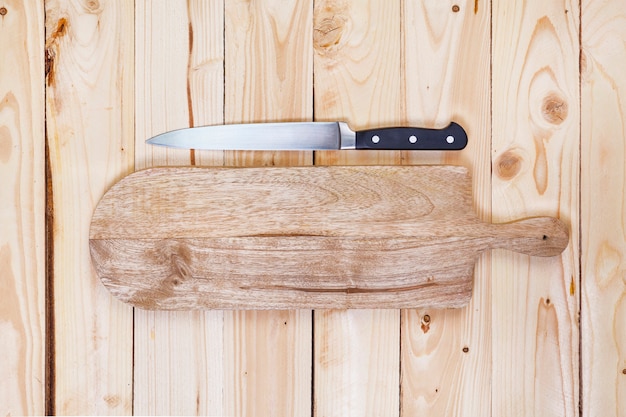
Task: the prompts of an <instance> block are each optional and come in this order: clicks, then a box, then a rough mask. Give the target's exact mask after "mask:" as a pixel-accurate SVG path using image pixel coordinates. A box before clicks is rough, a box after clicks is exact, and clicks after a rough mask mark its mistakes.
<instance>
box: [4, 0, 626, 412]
mask: <svg viewBox="0 0 626 417" xmlns="http://www.w3.org/2000/svg"><path fill="white" fill-rule="evenodd" d="M625 18H626V3H625V2H624V1H623V0H582V3H581V4H579V3H578V2H570V1H566V2H551V1H544V0H529V1H527V2H504V1H494V2H489V1H482V0H480V1H479V0H474V1H458V2H451V1H430V0H420V1H418V0H416V1H409V0H404V1H382V0H380V1H374V0H370V1H367V0H363V1H356V0H334V1H333V0H319V1H316V2H315V3H313V2H310V1H304V0H292V1H278V0H258V1H254V2H250V1H234V0H214V1H213V0H212V1H208V0H207V1H201V0H188V1H182V0H175V1H163V0H153V1H150V0H135V2H134V4H133V2H129V1H123V0H109V1H104V0H102V1H98V0H89V1H87V0H84V1H70V0H48V1H46V2H45V4H44V2H43V1H36V0H24V1H18V0H4V1H0V62H1V65H0V178H2V186H1V187H0V274H1V275H0V289H1V292H0V293H1V294H2V303H1V304H0V355H1V360H0V375H2V382H1V383H0V414H1V415H7V414H12V415H18V414H42V413H48V414H52V413H57V414H107V415H113V414H131V413H134V414H205V415H206V414H208V415H247V416H251V415H258V416H266V415H285V416H305V415H307V416H308V415H314V416H320V417H321V416H406V417H408V416H417V415H424V416H425V415H432V416H443V415H446V416H447V415H457V416H487V415H493V416H528V415H551V416H574V415H579V413H582V415H585V416H596V415H598V416H613V415H614V416H625V415H626V286H625V283H626V281H625V272H624V271H626V257H625V256H624V253H626V226H625V224H626V214H625V213H626V212H625V211H624V206H625V205H626V204H625V201H624V198H625V197H624V196H625V193H624V189H625V187H626V166H625V162H624V161H625V160H626V145H625V144H626V142H625V140H626V134H625V133H624V129H623V123H624V119H625V117H624V112H625V111H626V110H625V109H624V106H623V101H624V100H626V75H625V73H624V68H625V67H626V47H625V43H624V40H625V39H626V26H625V25H624V23H623V22H624V19H625ZM581 43H582V44H581ZM306 120H345V121H348V122H349V123H350V125H351V126H352V127H353V128H359V129H362V128H368V127H374V126H381V125H396V124H397V125H422V126H426V127H442V126H445V125H446V124H447V123H448V122H449V121H450V120H455V121H457V122H459V123H460V124H462V125H463V126H464V127H465V128H466V130H467V132H468V134H469V138H470V139H469V140H470V142H469V145H468V147H467V148H466V149H465V150H463V151H462V152H458V153H447V154H445V153H441V152H435V153H415V152H414V153H411V152H392V151H389V152H360V153H359V152H350V151H342V152H331V151H327V152H315V153H312V152H283V153H281V152H232V151H231V152H221V151H220V152H190V151H182V150H176V151H172V150H164V149H157V148H152V147H149V146H146V145H145V144H144V141H145V139H147V138H148V137H150V136H152V135H155V134H158V133H162V132H164V131H167V130H172V129H176V128H183V127H188V126H200V125H204V124H221V123H236V122H259V121H306ZM433 163H446V164H453V165H463V166H466V167H468V168H469V169H470V170H471V172H472V175H473V178H474V184H473V185H474V206H475V209H476V211H477V212H478V213H479V215H480V217H481V218H482V219H484V220H492V221H494V222H500V221H507V220H510V219H515V218H520V217H527V216H532V215H551V216H558V217H560V218H561V219H563V220H565V221H567V222H568V223H570V224H571V225H572V230H571V236H572V240H571V244H570V246H569V247H568V249H566V251H565V252H564V254H563V255H562V256H561V257H557V258H555V259H538V258H537V259H534V258H533V259H531V258H529V257H527V256H525V255H514V254H512V253H509V252H505V251H493V252H492V253H491V254H490V255H487V256H484V257H483V258H481V260H480V261H479V263H478V265H477V266H476V270H475V286H474V294H473V298H472V301H471V303H470V305H469V306H468V307H466V308H463V309H457V310H453V309H450V310H432V309H423V310H402V311H401V310H348V311H325V310H316V311H269V312H255V311H251V312H241V311H206V312H178V313H171V312H147V311H142V310H138V309H136V310H133V309H132V308H131V307H129V306H128V305H125V304H123V303H120V302H118V301H117V300H116V299H114V298H113V297H111V295H110V294H109V293H108V292H107V290H106V289H105V288H104V287H103V286H102V285H101V283H100V282H99V280H98V279H97V278H96V276H95V274H94V271H93V268H92V265H91V262H90V258H89V247H88V228H89V223H90V219H91V215H92V212H93V209H94V207H95V204H96V203H97V202H98V200H99V199H100V197H101V196H102V195H103V193H104V192H105V191H106V190H107V189H108V188H109V187H110V186H111V185H112V184H113V183H115V182H116V181H117V180H119V179H120V178H122V177H123V176H125V175H127V174H129V173H130V172H132V171H133V170H137V169H141V168H145V167H149V166H157V165H207V166H208V165H212V166H215V165H219V166H222V165H224V166H289V165H310V164H321V165H334V164H337V165H356V164H361V165H364V164H382V165H387V164H433Z"/></svg>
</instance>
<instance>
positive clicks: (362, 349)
mask: <svg viewBox="0 0 626 417" xmlns="http://www.w3.org/2000/svg"><path fill="white" fill-rule="evenodd" d="M399 28H400V3H399V2H391V3H387V2H385V3H384V4H383V3H382V2H374V1H364V2H336V1H331V0H323V1H319V2H316V3H315V8H314V35H313V48H314V53H315V55H314V79H315V117H316V119H317V120H345V121H347V122H349V124H350V126H351V127H352V128H353V129H364V128H370V127H376V126H384V125H386V126H392V125H398V124H399V122H400V119H401V98H402V96H401V91H400V87H401V85H400V36H399V35H400V32H399ZM382 80H384V82H381V81H382ZM401 158H402V154H401V152H397V151H385V152H383V151H380V152H366V151H341V152H336V151H335V152H332V151H325V152H316V154H315V163H316V164H321V165H332V164H342V165H349V164H353V165H354V164H393V163H399V162H401ZM314 329H315V335H314V357H313V366H314V375H315V380H314V400H313V401H314V414H315V415H316V416H381V417H382V416H397V415H398V413H399V411H398V410H399V408H400V404H399V398H400V395H399V382H400V375H399V368H400V357H399V349H398V343H399V341H400V312H399V311H398V310H349V311H341V310H319V311H316V312H315V315H314Z"/></svg>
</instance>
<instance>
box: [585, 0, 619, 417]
mask: <svg viewBox="0 0 626 417" xmlns="http://www.w3.org/2000/svg"><path fill="white" fill-rule="evenodd" d="M624 6H625V4H624V2H623V1H600V2H592V1H583V2H582V21H581V26H582V27H583V32H582V38H581V42H582V56H581V87H582V89H581V94H582V97H581V103H582V109H581V115H582V120H581V175H580V181H581V183H580V190H581V201H580V205H581V214H580V217H581V219H580V224H581V230H580V233H581V248H580V250H581V261H582V263H581V274H582V286H581V289H580V291H581V368H582V370H581V371H582V372H581V379H582V381H581V393H580V394H581V397H582V398H583V403H582V413H583V415H588V416H591V415H607V416H619V417H624V416H626V264H625V261H624V253H626V234H625V232H626V222H625V221H626V210H624V186H625V185H626V163H625V162H624V161H625V160H626V133H625V132H624V121H625V110H626V109H625V108H624V103H623V100H624V96H625V94H626V77H624V72H623V68H624V65H625V64H626V48H625V47H624V39H626V27H625V26H624V25H623V24H622V22H624V18H625V17H626V8H625V7H624ZM607 219H614V220H613V221H607Z"/></svg>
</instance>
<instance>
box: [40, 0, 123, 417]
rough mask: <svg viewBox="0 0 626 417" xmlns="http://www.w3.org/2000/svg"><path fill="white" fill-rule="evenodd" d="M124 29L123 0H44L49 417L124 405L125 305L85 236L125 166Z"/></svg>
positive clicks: (119, 410)
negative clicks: (107, 284) (98, 268)
mask: <svg viewBox="0 0 626 417" xmlns="http://www.w3.org/2000/svg"><path fill="white" fill-rule="evenodd" d="M132 27H133V7H132V5H130V4H128V3H127V2H122V1H112V2H107V3H102V4H101V3H98V2H72V1H61V0H59V1H48V2H46V36H47V38H46V56H47V70H48V73H47V80H46V81H47V90H46V107H47V108H46V115H47V139H48V147H49V158H50V160H49V164H50V168H49V172H50V175H51V179H50V181H51V186H52V188H51V192H52V206H51V207H49V209H53V210H54V214H53V220H52V223H51V224H49V225H48V227H49V228H50V230H51V231H52V236H53V245H54V248H53V250H54V259H53V260H51V262H53V265H52V273H53V276H52V278H53V279H54V307H55V308H54V323H55V324H54V328H55V337H54V339H55V345H54V365H55V367H54V376H53V377H54V381H55V389H56V391H55V393H54V401H55V404H56V409H55V412H56V413H58V414H98V413H101V414H108V415H113V414H129V413H131V411H132V360H133V358H132V309H130V308H128V306H126V305H124V304H122V303H119V302H117V301H116V300H114V299H112V298H111V297H110V295H109V294H108V293H107V291H106V290H105V289H104V288H103V287H102V285H101V284H100V283H99V281H98V280H97V279H94V278H95V276H94V271H93V269H92V266H91V261H90V258H89V250H88V242H87V240H86V239H87V238H88V235H89V219H90V218H91V215H92V211H93V209H94V207H95V204H96V203H97V202H98V200H99V199H100V197H101V196H102V194H103V193H104V191H105V190H106V189H107V188H108V187H109V186H111V185H112V184H113V183H114V182H115V181H116V180H118V179H119V178H121V177H122V176H124V175H125V174H128V173H129V172H130V171H131V170H132V167H133V145H132V137H133V125H134V120H133V114H134V112H133V106H132V97H133V42H132V39H133V34H132ZM49 203H50V202H49Z"/></svg>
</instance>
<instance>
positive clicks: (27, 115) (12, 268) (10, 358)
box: [0, 1, 46, 415]
mask: <svg viewBox="0 0 626 417" xmlns="http://www.w3.org/2000/svg"><path fill="white" fill-rule="evenodd" d="M43 16H44V12H43V5H42V4H40V2H36V1H26V2H21V1H8V2H3V3H2V4H0V51H1V52H0V59H1V60H2V62H3V64H2V65H1V66H0V178H2V186H1V187H0V230H1V231H2V232H0V271H1V272H0V293H2V303H1V304H0V305H1V306H0V352H2V360H0V375H2V384H1V387H0V414H1V415H41V414H44V413H45V408H44V407H45V404H44V402H45V385H44V382H45V375H44V374H45V370H44V350H45V349H44V347H45V346H44V345H45V336H46V334H45V333H46V332H45V324H46V323H45V306H44V295H45V288H46V287H45V277H46V275H45V259H44V257H45V249H44V248H45V225H44V216H45V212H44V211H45V174H44V143H45V139H44V118H45V113H44V111H45V109H44V59H43V58H44V57H43V50H42V48H41V45H42V43H43V42H44V26H43V25H44V22H43Z"/></svg>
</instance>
